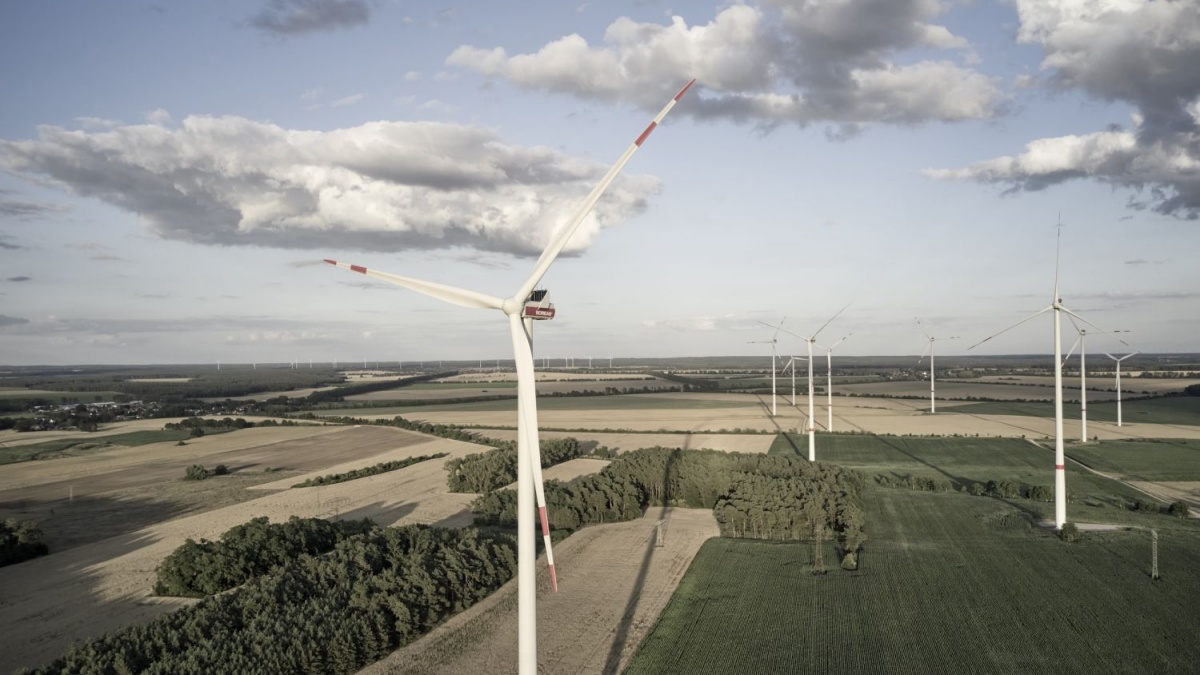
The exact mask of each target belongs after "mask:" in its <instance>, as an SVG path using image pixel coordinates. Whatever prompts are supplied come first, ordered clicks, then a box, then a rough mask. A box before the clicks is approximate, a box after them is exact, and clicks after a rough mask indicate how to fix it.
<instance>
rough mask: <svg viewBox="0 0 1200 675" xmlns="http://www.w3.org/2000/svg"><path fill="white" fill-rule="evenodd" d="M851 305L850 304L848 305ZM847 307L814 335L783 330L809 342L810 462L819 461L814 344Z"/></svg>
mask: <svg viewBox="0 0 1200 675" xmlns="http://www.w3.org/2000/svg"><path fill="white" fill-rule="evenodd" d="M849 306H850V305H846V307H849ZM846 307H843V308H841V309H839V310H838V311H837V314H834V315H833V316H831V317H829V320H828V321H826V322H825V323H823V324H821V327H820V328H818V329H817V332H815V333H813V334H812V335H796V334H795V333H793V332H791V331H786V330H785V331H783V332H785V333H787V334H788V335H791V336H793V337H798V338H800V339H801V340H804V341H805V342H807V343H808V461H810V462H815V461H817V425H816V422H815V421H814V420H813V344H815V343H816V341H817V336H818V335H820V334H821V331H823V330H825V327H826V326H828V325H829V324H831V323H833V320H834V319H836V318H838V316H840V315H841V313H842V312H844V311H846Z"/></svg>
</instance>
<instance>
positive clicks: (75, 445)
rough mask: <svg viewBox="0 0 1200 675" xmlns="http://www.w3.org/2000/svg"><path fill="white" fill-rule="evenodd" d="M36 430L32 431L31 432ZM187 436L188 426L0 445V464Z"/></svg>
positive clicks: (209, 432)
mask: <svg viewBox="0 0 1200 675" xmlns="http://www.w3.org/2000/svg"><path fill="white" fill-rule="evenodd" d="M205 431H206V432H207V433H208V434H219V433H225V432H226V431H232V429H206V430H205ZM31 433H36V432H31ZM189 438H191V430H189V429H162V430H157V431H131V432H129V433H127V434H113V435H111V436H97V437H94V438H87V437H82V438H62V439H58V440H54V441H46V442H45V443H31V444H29V445H18V446H16V447H12V448H10V447H0V464H12V463H14V462H27V461H30V460H35V459H51V458H55V457H74V456H76V455H82V454H86V453H89V452H99V451H102V450H111V449H112V448H116V447H133V446H137V445H147V444H150V443H162V442H165V441H184V440H187V439H189Z"/></svg>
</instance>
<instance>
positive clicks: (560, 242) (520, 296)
mask: <svg viewBox="0 0 1200 675" xmlns="http://www.w3.org/2000/svg"><path fill="white" fill-rule="evenodd" d="M695 83H696V80H694V79H693V80H692V81H691V82H688V83H687V84H686V85H684V87H683V89H680V90H679V93H678V94H675V97H674V98H672V99H671V100H670V101H669V102H667V105H666V107H664V108H663V109H662V110H661V111H660V112H659V113H658V115H656V116H655V117H654V119H653V120H652V121H651V122H650V124H649V125H648V126H647V127H646V129H645V130H644V131H643V132H642V134H641V135H640V136H638V137H637V139H636V140H635V141H634V142H633V145H630V146H629V147H628V148H626V149H625V152H624V153H622V154H621V157H620V159H618V160H617V162H616V164H613V165H612V167H611V168H610V169H609V170H608V173H606V174H604V178H602V179H600V183H599V184H598V185H596V187H594V188H592V191H591V193H590V194H588V196H587V198H586V199H584V200H583V203H582V204H580V205H579V208H578V209H576V210H575V214H574V215H573V216H571V218H570V219H569V220H567V221H566V222H565V223H563V225H562V226H560V227H559V229H558V231H557V232H555V234H554V237H553V238H552V239H551V240H550V245H549V246H547V247H546V250H544V251H542V255H541V256H539V257H538V260H537V263H536V264H535V265H534V266H533V272H532V273H530V275H529V278H528V279H526V280H525V283H523V284H521V287H520V288H519V289H517V292H516V294H515V295H514V296H513V300H514V301H516V302H525V298H528V297H529V294H530V293H531V292H532V291H533V289H534V287H535V286H537V285H538V282H539V281H541V280H542V277H543V276H545V275H546V271H547V270H549V269H550V265H552V264H553V263H554V260H555V258H557V257H558V254H559V253H561V252H562V250H563V247H564V246H566V245H567V241H568V240H570V238H571V235H573V234H575V230H576V229H578V228H579V224H580V223H582V222H583V219H584V218H586V217H587V214H588V213H590V212H591V210H592V207H593V206H595V205H596V202H597V201H599V200H600V197H601V196H602V195H603V194H604V192H605V190H607V189H608V186H609V185H611V184H612V182H613V180H614V179H616V177H617V174H619V173H620V172H621V169H623V168H625V164H626V163H627V162H629V158H630V157H632V156H633V153H634V152H637V149H638V148H640V147H642V143H644V142H645V141H646V139H647V138H648V137H649V136H650V133H651V132H652V131H654V129H655V127H657V126H658V125H659V123H660V122H662V120H663V118H664V117H666V116H667V113H668V112H670V111H671V108H673V107H675V104H676V103H678V102H679V99H680V98H682V97H683V95H684V93H686V92H687V90H688V89H689V88H691V86H692V85H693V84H695Z"/></svg>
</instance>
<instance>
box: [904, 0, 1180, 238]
mask: <svg viewBox="0 0 1200 675" xmlns="http://www.w3.org/2000/svg"><path fill="white" fill-rule="evenodd" d="M1017 11H1018V14H1019V16H1020V20H1021V25H1020V29H1019V31H1018V34H1017V38H1018V40H1019V41H1020V42H1023V43H1027V44H1034V45H1039V46H1040V47H1042V49H1043V50H1044V57H1043V59H1042V63H1041V69H1042V71H1043V73H1044V76H1043V78H1042V80H1043V82H1044V83H1045V84H1047V85H1048V86H1051V87H1054V88H1058V89H1075V90H1080V91H1082V92H1084V93H1086V94H1088V95H1090V96H1093V97H1095V98H1097V99H1101V100H1105V101H1124V102H1126V103H1129V104H1132V105H1133V106H1135V107H1136V108H1137V112H1136V113H1134V114H1133V116H1132V117H1133V124H1134V127H1135V129H1134V131H1132V132H1125V131H1106V132H1099V133H1092V134H1085V135H1079V136H1075V135H1073V136H1063V137H1059V138H1045V139H1041V140H1037V141H1033V142H1031V143H1029V144H1028V145H1027V146H1026V151H1025V152H1024V153H1022V154H1021V155H1019V156H1017V157H999V158H996V159H992V160H987V161H983V162H978V163H976V164H973V165H972V166H970V167H967V168H965V169H957V170H948V171H946V170H943V171H930V172H927V173H928V174H929V175H932V176H935V177H939V178H965V179H970V180H976V181H981V182H996V183H1003V184H1007V185H1008V186H1009V187H1010V189H1011V190H1039V189H1042V188H1045V187H1047V186H1049V185H1053V184H1056V183H1060V182H1063V181H1065V180H1071V179H1077V178H1086V179H1090V180H1096V181H1099V182H1103V183H1107V184H1109V185H1113V186H1118V187H1124V188H1132V189H1133V190H1136V191H1137V192H1138V195H1137V196H1135V197H1134V198H1132V199H1131V200H1130V205H1131V206H1132V207H1134V208H1147V207H1149V208H1152V209H1154V210H1155V211H1157V212H1159V213H1163V214H1169V215H1174V216H1179V217H1183V218H1189V219H1197V218H1200V173H1198V172H1197V169H1198V168H1200V68H1197V67H1196V64H1197V63H1200V4H1198V3H1195V2H1184V1H1179V2H1174V1H1167V0H1017Z"/></svg>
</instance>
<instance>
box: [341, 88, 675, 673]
mask: <svg viewBox="0 0 1200 675" xmlns="http://www.w3.org/2000/svg"><path fill="white" fill-rule="evenodd" d="M695 82H696V81H695V80H692V81H691V82H688V83H687V84H686V85H684V87H683V89H680V90H679V93H678V94H676V95H675V96H674V98H672V99H671V100H670V101H669V102H668V103H667V105H666V107H664V108H663V109H662V111H660V112H659V113H658V115H657V116H656V117H655V118H654V119H653V120H652V121H651V122H650V124H649V125H647V126H646V128H645V130H644V131H642V133H641V135H640V136H638V137H637V139H636V140H635V141H634V142H633V144H632V145H630V146H629V147H628V148H626V149H625V152H624V153H623V154H622V155H621V157H620V158H619V159H618V160H617V162H616V163H615V164H613V166H612V167H611V168H610V169H609V170H608V173H606V174H605V175H604V178H602V179H601V180H600V183H599V184H598V185H596V187H595V188H593V189H592V191H591V193H590V194H588V196H587V198H586V199H584V200H583V203H581V204H580V205H579V208H578V209H577V210H576V211H575V213H574V214H573V215H572V216H571V218H570V219H569V220H567V221H566V222H564V223H563V224H562V225H561V226H560V227H559V229H558V230H557V231H556V232H555V233H554V236H553V238H552V239H551V240H550V243H549V245H548V246H547V247H546V249H545V250H544V251H542V254H541V256H540V257H539V258H538V260H537V263H536V264H535V265H534V268H533V272H532V273H531V274H530V275H529V277H528V278H527V279H525V281H524V282H523V283H522V284H521V285H520V286H519V287H518V288H517V291H516V292H515V293H513V294H512V295H511V296H509V297H505V298H500V297H495V296H491V295H487V294H484V293H479V292H476V291H470V290H466V289H462V288H456V287H453V286H446V285H444V284H439V283H435V282H431V281H422V280H420V279H413V278H410V277H402V276H397V275H394V274H388V273H386V272H379V271H376V270H372V269H367V268H366V267H361V266H359V265H350V264H347V263H342V262H338V261H336V260H326V261H325V262H327V263H329V264H331V265H336V266H338V267H341V268H344V269H349V270H351V271H353V272H358V273H360V274H365V275H367V276H370V277H375V278H377V279H382V280H384V281H390V282H392V283H394V284H397V285H399V286H403V287H405V288H408V289H410V290H414V291H417V292H418V293H422V294H424V295H428V296H430V297H433V298H437V299H439V300H443V301H445V302H448V303H451V304H454V305H459V306H462V307H469V308H474V309H494V310H499V311H501V312H503V313H504V315H505V316H506V317H508V325H509V333H510V334H511V337H512V345H513V360H514V362H515V366H516V370H517V513H518V517H517V589H518V590H517V615H518V637H517V652H518V671H519V673H520V675H535V674H536V672H537V606H536V600H537V586H536V581H537V574H536V565H535V563H536V553H537V551H536V549H535V545H534V536H535V535H534V529H533V522H532V521H531V520H530V519H529V518H528V514H529V513H530V512H531V511H533V510H534V497H535V493H536V500H537V513H538V517H539V518H540V520H541V526H542V539H543V541H544V543H545V547H546V562H547V564H548V565H549V570H550V581H551V584H552V585H553V587H554V590H556V591H557V590H558V581H557V578H556V576H555V573H554V556H553V552H552V551H551V546H550V528H549V526H548V525H547V521H546V496H545V490H544V487H543V484H542V463H541V451H540V449H539V447H538V422H537V391H536V388H535V381H534V378H535V374H534V370H533V349H532V340H533V320H535V319H551V318H553V317H554V306H553V305H551V304H550V303H549V302H548V298H547V292H546V291H545V290H535V289H536V287H537V285H538V283H539V282H541V280H542V277H543V276H545V274H546V272H547V271H548V270H549V269H550V266H551V265H552V264H553V263H554V260H555V258H557V257H558V254H559V253H561V252H562V249H563V247H565V246H566V245H567V241H568V240H570V238H571V235H573V234H574V233H575V231H576V229H578V227H579V224H580V223H582V222H583V219H584V218H585V217H586V216H587V215H588V213H589V212H591V210H592V207H593V206H595V204H596V202H597V201H598V200H599V199H600V196H601V195H603V194H604V192H605V190H607V189H608V187H609V185H610V184H612V182H613V180H614V179H615V178H616V177H617V174H618V173H620V171H621V169H622V168H624V166H625V164H626V163H627V162H628V161H629V158H630V157H632V156H633V153H634V152H636V151H637V149H638V148H640V147H641V146H642V143H644V142H645V140H646V138H648V137H649V136H650V133H651V132H653V131H654V129H655V127H657V126H658V124H659V123H660V122H662V119H663V118H664V117H665V116H666V115H667V113H668V112H670V110H671V108H672V107H674V106H675V104H676V103H677V102H678V101H679V99H680V98H682V97H683V95H684V93H685V92H687V90H688V89H689V88H690V87H691V86H692V85H693V84H694V83H695ZM520 514H526V515H525V516H521V515H520Z"/></svg>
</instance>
